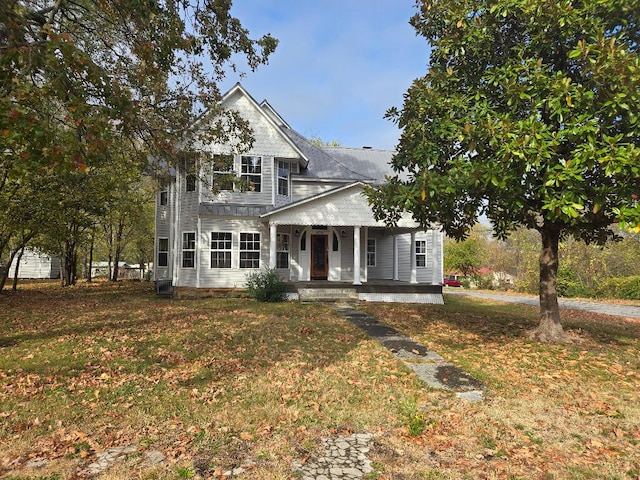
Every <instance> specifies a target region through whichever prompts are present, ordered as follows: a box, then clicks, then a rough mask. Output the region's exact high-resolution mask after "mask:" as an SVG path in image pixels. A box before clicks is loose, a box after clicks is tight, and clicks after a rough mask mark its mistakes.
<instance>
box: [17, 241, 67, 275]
mask: <svg viewBox="0 0 640 480" xmlns="http://www.w3.org/2000/svg"><path fill="white" fill-rule="evenodd" d="M17 261H18V256H17V255H16V256H15V258H14V259H13V262H12V263H11V266H10V267H9V277H10V278H13V277H14V275H15V271H16V262H17ZM59 277H60V258H59V257H52V256H50V255H47V254H45V253H41V252H39V251H37V250H33V249H30V248H25V249H24V253H23V254H22V258H21V259H20V266H19V268H18V278H59Z"/></svg>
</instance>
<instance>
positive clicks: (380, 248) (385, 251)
mask: <svg viewBox="0 0 640 480" xmlns="http://www.w3.org/2000/svg"><path fill="white" fill-rule="evenodd" d="M368 238H375V239H376V266H375V267H367V270H368V278H369V280H391V279H392V278H393V236H391V235H381V234H379V233H378V231H375V232H374V231H371V230H370V231H369V237H368Z"/></svg>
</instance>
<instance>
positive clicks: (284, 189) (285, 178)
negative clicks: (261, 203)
mask: <svg viewBox="0 0 640 480" xmlns="http://www.w3.org/2000/svg"><path fill="white" fill-rule="evenodd" d="M290 171H291V166H290V164H289V163H287V162H282V161H278V195H284V196H285V197H288V196H289V173H290Z"/></svg>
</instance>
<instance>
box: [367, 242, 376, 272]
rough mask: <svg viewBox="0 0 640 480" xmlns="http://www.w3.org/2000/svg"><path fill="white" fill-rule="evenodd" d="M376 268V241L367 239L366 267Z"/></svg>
mask: <svg viewBox="0 0 640 480" xmlns="http://www.w3.org/2000/svg"><path fill="white" fill-rule="evenodd" d="M375 266H376V239H375V238H368V239H367V267H375Z"/></svg>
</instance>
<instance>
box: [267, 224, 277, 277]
mask: <svg viewBox="0 0 640 480" xmlns="http://www.w3.org/2000/svg"><path fill="white" fill-rule="evenodd" d="M277 235H278V225H276V224H275V223H270V224H269V268H276V255H277V243H276V239H277Z"/></svg>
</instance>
